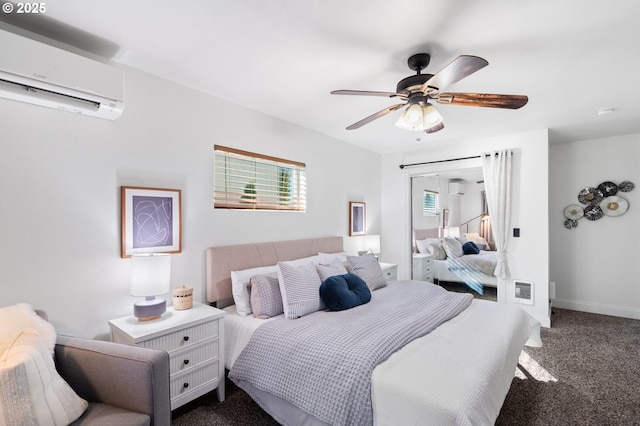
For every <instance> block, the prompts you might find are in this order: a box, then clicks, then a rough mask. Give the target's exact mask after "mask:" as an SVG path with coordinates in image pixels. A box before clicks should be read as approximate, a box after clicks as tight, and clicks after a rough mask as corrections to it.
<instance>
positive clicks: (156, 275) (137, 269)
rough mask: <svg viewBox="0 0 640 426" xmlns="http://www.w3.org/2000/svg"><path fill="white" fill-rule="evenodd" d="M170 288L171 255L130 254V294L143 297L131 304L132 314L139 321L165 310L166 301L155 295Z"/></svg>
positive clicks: (152, 317)
mask: <svg viewBox="0 0 640 426" xmlns="http://www.w3.org/2000/svg"><path fill="white" fill-rule="evenodd" d="M170 289H171V255H169V254H145V255H133V256H131V292H130V294H131V295H132V296H136V297H144V300H139V301H137V302H136V303H135V304H134V305H133V315H134V316H135V317H136V318H138V320H139V321H149V320H153V319H156V318H160V316H161V315H162V314H163V313H164V312H166V310H167V302H166V301H165V300H164V299H163V298H158V297H156V296H158V295H161V294H166V293H168V292H169V290H170Z"/></svg>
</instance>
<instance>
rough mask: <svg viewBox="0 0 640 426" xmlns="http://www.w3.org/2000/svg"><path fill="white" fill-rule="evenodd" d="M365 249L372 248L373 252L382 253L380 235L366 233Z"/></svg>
mask: <svg viewBox="0 0 640 426" xmlns="http://www.w3.org/2000/svg"><path fill="white" fill-rule="evenodd" d="M364 249H365V250H371V252H372V253H376V254H377V253H380V235H366V236H365V237H364Z"/></svg>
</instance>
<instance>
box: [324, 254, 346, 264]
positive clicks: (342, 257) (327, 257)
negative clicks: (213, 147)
mask: <svg viewBox="0 0 640 426" xmlns="http://www.w3.org/2000/svg"><path fill="white" fill-rule="evenodd" d="M318 257H320V262H319V263H320V264H323V265H330V264H331V263H332V262H333V260H334V259H336V258H338V259H339V260H340V262H346V261H347V252H346V251H339V252H337V253H318Z"/></svg>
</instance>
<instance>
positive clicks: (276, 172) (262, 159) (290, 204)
mask: <svg viewBox="0 0 640 426" xmlns="http://www.w3.org/2000/svg"><path fill="white" fill-rule="evenodd" d="M214 158H215V161H214V193H213V205H214V208H221V209H253V210H294V211H305V210H306V205H307V185H306V171H305V168H306V165H305V164H304V163H300V162H297V161H290V160H285V159H282V158H276V157H269V156H267V155H262V154H256V153H253V152H248V151H241V150H238V149H234V148H228V147H224V146H220V145H215V146H214Z"/></svg>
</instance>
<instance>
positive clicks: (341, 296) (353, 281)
mask: <svg viewBox="0 0 640 426" xmlns="http://www.w3.org/2000/svg"><path fill="white" fill-rule="evenodd" d="M320 298H321V299H322V301H323V302H324V304H325V305H326V306H327V309H329V310H330V311H344V310H345V309H351V308H355V307H356V306H358V305H364V304H365V303H368V302H369V300H371V291H370V290H369V287H367V283H365V282H364V281H363V280H362V278H360V277H359V276H357V275H354V274H344V275H334V276H332V277H329V278H327V279H326V280H324V281H323V282H322V284H321V285H320Z"/></svg>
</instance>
